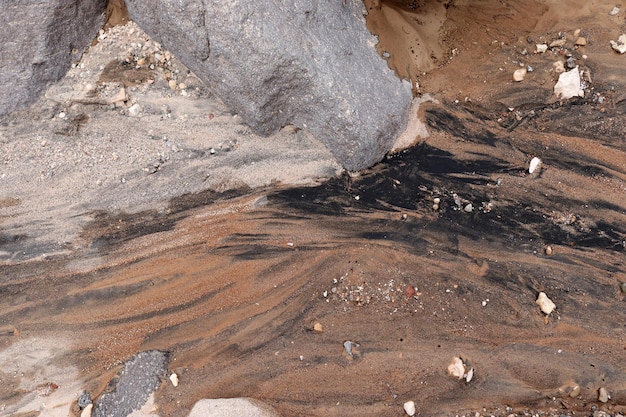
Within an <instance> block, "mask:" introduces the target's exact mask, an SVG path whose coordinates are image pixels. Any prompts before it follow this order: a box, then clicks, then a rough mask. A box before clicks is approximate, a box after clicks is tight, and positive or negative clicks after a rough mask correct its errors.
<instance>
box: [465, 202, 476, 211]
mask: <svg viewBox="0 0 626 417" xmlns="http://www.w3.org/2000/svg"><path fill="white" fill-rule="evenodd" d="M463 210H465V212H466V213H471V212H472V211H474V206H473V205H472V203H468V204H467V205H466V206H465V208H464V209H463Z"/></svg>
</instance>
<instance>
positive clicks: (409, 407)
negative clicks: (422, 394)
mask: <svg viewBox="0 0 626 417" xmlns="http://www.w3.org/2000/svg"><path fill="white" fill-rule="evenodd" d="M404 412H405V413H406V414H407V415H409V416H414V415H415V402H414V401H407V402H405V403H404Z"/></svg>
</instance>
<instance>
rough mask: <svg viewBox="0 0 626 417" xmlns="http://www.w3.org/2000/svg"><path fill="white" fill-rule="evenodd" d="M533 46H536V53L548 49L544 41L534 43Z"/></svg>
mask: <svg viewBox="0 0 626 417" xmlns="http://www.w3.org/2000/svg"><path fill="white" fill-rule="evenodd" d="M535 48H537V53H538V54H543V53H544V52H546V51H547V50H548V45H546V44H545V43H538V44H537V45H535Z"/></svg>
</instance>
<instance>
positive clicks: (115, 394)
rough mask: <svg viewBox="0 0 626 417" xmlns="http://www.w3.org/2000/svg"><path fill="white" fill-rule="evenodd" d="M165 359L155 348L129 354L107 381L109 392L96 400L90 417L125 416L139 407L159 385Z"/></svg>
mask: <svg viewBox="0 0 626 417" xmlns="http://www.w3.org/2000/svg"><path fill="white" fill-rule="evenodd" d="M166 362H167V356H166V354H165V353H164V352H160V351H157V350H151V351H146V352H140V353H138V354H136V355H135V356H133V357H132V358H131V359H130V360H129V361H128V362H126V363H125V364H124V369H123V370H122V372H121V373H120V375H119V378H118V379H114V380H113V381H111V382H110V383H109V390H110V391H109V392H106V393H104V394H102V395H101V396H100V398H99V399H98V400H97V401H96V406H95V408H94V413H93V415H94V417H127V416H128V415H129V414H130V413H132V412H133V411H136V410H139V409H140V408H141V407H142V406H143V405H144V404H145V403H146V401H148V397H150V394H152V393H153V392H154V390H156V389H157V388H158V387H159V384H160V377H161V375H162V374H163V373H164V372H165V369H166V368H165V366H166Z"/></svg>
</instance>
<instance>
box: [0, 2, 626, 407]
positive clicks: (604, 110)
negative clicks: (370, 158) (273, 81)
mask: <svg viewBox="0 0 626 417" xmlns="http://www.w3.org/2000/svg"><path fill="white" fill-rule="evenodd" d="M435 3H436V4H435ZM563 4H566V6H564V5H563ZM369 6H370V7H373V8H374V9H372V16H374V14H375V13H377V12H375V11H374V10H377V9H375V7H376V5H375V4H374V3H372V4H371V5H369ZM614 6H615V4H613V3H609V2H604V1H602V2H594V3H589V2H583V1H579V0H572V1H568V2H556V1H554V2H553V1H543V2H534V1H529V0H523V1H520V2H516V3H515V4H508V3H504V2H494V1H490V2H488V1H474V2H471V6H470V5H466V4H464V2H450V3H449V4H447V8H446V7H444V4H443V3H438V2H432V3H428V4H425V2H419V1H418V2H408V1H405V2H391V1H389V2H385V1H383V2H382V8H381V10H380V11H378V12H381V13H382V12H385V13H386V15H387V16H394V17H393V18H392V19H395V20H396V21H398V19H405V20H406V19H409V21H408V23H407V24H406V26H402V25H400V27H401V28H405V29H406V32H408V33H409V34H411V33H413V32H411V30H413V29H415V31H417V32H420V31H423V33H420V34H419V38H418V37H414V38H412V39H413V40H412V41H411V42H415V43H420V44H421V46H422V47H423V48H426V49H425V50H430V52H429V53H428V55H427V56H428V57H429V60H424V59H423V58H424V56H426V55H424V52H423V51H422V50H420V51H422V52H419V53H416V54H415V56H417V57H421V58H420V59H417V60H416V61H415V60H409V58H407V56H406V55H403V56H402V57H401V56H400V55H401V51H400V52H393V51H392V52H393V53H392V55H391V56H392V57H393V59H392V61H393V62H392V64H393V63H398V62H402V63H403V64H401V66H402V68H408V70H407V71H408V72H407V74H409V76H410V77H412V79H413V82H414V83H415V82H417V84H415V85H416V93H419V94H423V95H424V96H422V98H425V97H432V98H433V99H434V100H436V102H433V101H429V100H424V102H423V103H422V104H421V105H420V106H419V109H416V113H415V114H414V115H413V117H414V121H415V120H418V119H419V120H421V121H422V123H424V125H425V126H426V130H427V131H428V137H420V138H418V141H417V142H418V143H417V145H416V146H415V147H414V148H412V149H410V150H408V151H405V152H401V153H398V154H395V155H393V156H391V157H390V158H388V159H387V160H385V161H383V162H382V163H381V164H379V165H377V166H375V167H373V168H371V169H369V170H365V171H363V172H360V173H352V175H347V174H343V175H339V173H340V170H339V167H338V166H337V165H336V163H335V162H334V161H333V160H332V159H331V158H330V154H329V153H328V152H327V151H326V150H324V149H323V148H322V147H321V146H320V145H319V143H318V142H317V141H316V140H315V138H312V137H311V136H310V135H308V134H307V133H306V132H302V131H293V130H289V129H285V130H284V131H282V132H280V133H279V134H278V135H276V136H275V137H271V138H260V137H256V136H255V135H253V134H251V133H250V132H249V130H248V129H247V128H246V127H245V126H244V125H243V124H241V123H240V121H239V120H238V119H237V118H236V117H233V115H231V114H229V113H228V109H226V108H224V106H223V105H221V104H220V103H219V102H218V101H217V100H215V99H212V98H211V97H210V96H208V93H207V92H206V91H204V89H203V86H202V84H201V83H200V82H199V81H198V80H195V79H194V77H193V76H192V75H189V74H187V73H186V72H185V71H184V68H183V67H182V65H180V64H179V63H177V62H176V60H175V58H172V59H171V60H166V61H165V62H161V63H157V65H155V69H154V70H151V69H150V68H149V64H150V57H154V56H155V54H156V53H159V54H160V53H164V51H161V50H159V48H158V47H157V46H155V45H151V44H150V43H148V47H147V49H144V46H145V44H146V43H147V40H146V39H145V38H144V37H143V35H141V33H140V32H139V30H138V29H136V28H135V29H134V31H133V33H130V26H126V27H124V28H120V27H118V28H113V29H112V30H113V32H110V33H109V34H108V35H107V37H106V38H104V39H101V40H100V41H99V42H98V44H97V45H96V46H94V47H93V49H92V51H90V53H89V54H87V55H85V57H84V58H83V64H84V65H83V67H82V68H81V65H80V64H78V66H77V68H75V69H74V70H73V71H72V72H71V73H70V74H69V75H68V77H67V78H66V79H64V80H62V81H61V82H60V83H59V84H58V85H55V86H53V87H52V88H51V89H50V91H49V92H48V94H47V98H46V99H42V101H41V102H40V103H38V104H37V105H35V106H34V107H33V108H32V109H29V110H27V111H24V112H22V113H18V114H15V115H12V116H10V117H8V118H5V119H3V120H2V121H1V122H2V127H1V130H0V146H1V148H0V149H1V151H2V155H1V157H0V162H2V165H0V181H2V182H1V184H2V187H1V188H0V216H1V217H0V228H1V229H0V259H1V262H2V264H0V265H1V266H0V268H1V271H2V272H1V274H2V280H1V282H0V294H1V296H0V326H1V327H0V348H1V349H2V351H1V352H0V379H1V380H2V384H0V414H2V413H3V414H4V415H22V416H36V415H50V416H65V415H68V413H70V412H76V408H75V404H72V401H75V400H76V398H77V397H78V395H79V394H80V392H81V391H82V390H87V391H88V392H90V393H92V395H93V396H94V397H96V396H97V395H99V394H100V393H102V392H103V391H104V390H105V388H106V386H107V384H108V382H109V380H110V379H111V378H112V377H113V376H114V375H115V374H116V373H117V372H118V371H119V369H120V365H121V364H122V363H124V362H125V361H126V360H128V359H129V358H130V357H131V356H132V355H133V354H134V353H136V352H139V351H143V350H148V349H160V350H164V351H167V352H169V355H170V356H169V358H170V361H169V364H168V374H169V373H170V372H175V373H177V375H178V376H179V378H180V384H179V386H178V387H176V388H174V387H173V386H172V385H171V384H170V383H169V381H168V380H167V379H166V377H167V375H164V376H163V384H162V385H161V387H160V388H159V389H158V390H157V391H156V393H155V395H154V404H153V408H151V409H150V410H147V412H150V411H154V412H155V413H157V414H158V415H160V416H186V415H187V413H188V412H189V410H190V409H191V407H192V406H193V404H194V403H195V402H196V401H197V400H199V399H201V398H216V397H239V396H247V397H253V398H257V399H260V400H263V401H265V402H267V403H269V404H270V405H272V406H274V407H275V408H276V409H277V410H278V411H279V412H280V413H281V414H282V415H283V416H357V415H359V416H363V415H367V416H402V415H404V411H403V409H402V405H403V404H404V402H405V401H409V400H412V401H415V403H416V406H417V410H418V411H417V415H420V416H434V415H442V416H455V415H459V416H460V415H467V416H470V415H471V416H475V415H476V416H489V415H495V416H509V415H513V416H525V415H541V416H560V415H566V416H588V415H593V413H594V412H595V413H596V415H602V414H601V413H600V412H605V413H607V414H608V415H617V414H618V413H622V414H624V413H625V412H626V373H625V372H624V363H625V360H626V328H625V326H624V323H626V312H625V311H626V310H625V309H624V305H625V304H624V298H625V294H624V293H623V292H622V291H621V290H620V284H622V283H624V282H626V260H625V259H626V258H625V257H624V255H625V250H626V141H625V138H626V118H625V116H624V113H625V112H626V101H625V99H626V87H625V85H626V73H625V70H624V68H625V67H624V65H625V64H626V56H623V55H619V54H617V53H615V52H614V51H612V50H611V49H610V46H609V40H610V39H617V36H618V35H619V34H620V33H622V32H623V31H624V30H626V25H625V24H624V19H625V17H626V14H625V12H624V10H623V9H622V10H621V11H620V12H619V13H618V14H616V15H615V16H610V15H609V12H610V11H611V9H612V8H613V7H614ZM414 7H417V9H414ZM390 8H391V9H393V10H391V11H390V10H389V9H390ZM425 10H432V11H433V12H432V13H434V18H433V19H429V16H430V14H427V13H425ZM392 12H393V13H392ZM398 12H399V14H398ZM442 13H444V14H445V16H446V19H445V20H444V19H443V18H441V16H442ZM416 16H417V17H416ZM410 19H414V20H410ZM415 19H418V20H419V21H418V20H415ZM426 21H427V22H429V23H423V24H422V23H420V22H426ZM437 22H440V23H437ZM433 25H435V26H440V27H435V26H433ZM411 28H413V29H411ZM576 29H580V33H579V36H584V37H585V38H586V39H587V41H588V43H587V45H586V46H584V47H575V46H574V41H575V40H576V39H575V38H574V31H575V30H576ZM406 32H405V33H406ZM435 34H436V35H435ZM413 35H414V34H413ZM386 36H389V38H388V39H391V43H392V44H395V45H396V46H397V45H402V44H401V42H400V40H398V38H397V36H396V35H393V34H389V33H387V34H382V35H381V48H382V49H381V52H384V51H385V50H387V49H389V48H390V47H389V46H387V44H385V42H386V41H385V39H386ZM394 36H396V37H394ZM560 38H564V39H566V44H565V45H564V47H563V48H555V49H554V50H553V51H549V52H547V53H544V54H535V53H533V52H534V50H535V44H536V43H542V42H547V43H550V42H552V41H553V40H556V39H560ZM529 40H530V42H529ZM411 42H409V43H411ZM133 43H134V46H133ZM138 43H141V44H142V45H141V46H138V45H137V44H138ZM407 47H411V45H409V46H407ZM151 48H152V49H151ZM389 50H391V49H389ZM524 50H526V52H527V54H525V53H524V52H523V51H524ZM142 51H143V52H142ZM405 51H406V50H405ZM129 52H130V55H132V57H134V58H133V59H141V58H142V56H140V55H142V54H144V55H145V57H144V58H146V61H145V62H144V64H145V67H142V66H141V65H140V68H136V64H137V61H134V62H135V65H130V66H127V67H122V68H120V67H117V69H115V70H112V68H114V67H111V66H110V67H109V68H108V70H107V71H104V73H103V72H102V70H101V69H100V68H101V66H102V69H104V68H106V67H107V65H108V64H109V63H111V62H117V61H119V59H120V56H122V55H125V56H126V58H128V55H129ZM109 53H110V56H109ZM567 54H571V55H572V57H574V58H575V59H576V61H577V64H578V65H579V66H580V68H581V69H583V70H585V71H588V73H590V74H591V75H590V79H591V81H589V80H586V83H585V97H584V98H581V99H574V100H571V101H568V102H563V103H561V102H559V101H558V100H557V99H556V98H555V97H554V96H553V95H552V87H553V86H554V83H555V82H556V79H557V77H558V75H557V74H555V73H554V71H553V62H554V61H556V60H563V61H564V60H565V59H566V58H567ZM583 55H585V56H586V58H583ZM128 61H129V62H130V60H128ZM111 65H113V64H111ZM520 65H523V66H526V65H530V66H532V67H533V71H532V72H529V73H528V74H527V76H526V78H525V79H524V81H522V82H519V83H515V82H513V81H512V74H513V71H514V70H515V69H517V68H520ZM159 68H162V69H163V70H162V71H161V70H159ZM412 68H413V69H412ZM177 69H178V70H179V72H178V73H176V70H177ZM399 72H401V71H399ZM168 73H169V74H168ZM170 79H174V81H175V82H176V86H175V87H176V89H171V88H170V86H169V84H168V81H169V80H170ZM150 80H153V81H150ZM181 83H183V84H184V85H185V88H184V89H181V88H180V84H181ZM89 85H91V88H89V87H88V86H89ZM122 86H126V87H125V88H126V92H127V94H128V97H127V102H126V103H118V104H117V105H115V104H110V103H109V104H107V103H106V101H107V100H108V101H111V98H112V97H114V96H115V94H116V93H118V92H119V91H120V89H121V87H122ZM90 91H94V93H90ZM183 91H185V94H186V95H184V94H183ZM426 93H428V94H429V96H425V94H426ZM94 101H95V102H94ZM134 101H136V102H137V103H138V104H139V105H140V110H139V113H138V114H137V115H136V116H131V115H130V111H129V108H130V106H131V105H132V104H133V103H134ZM60 113H65V117H64V118H60V117H59V116H60ZM417 130H419V129H416V131H417ZM211 149H213V151H211ZM533 157H539V158H541V159H542V161H543V163H542V165H541V166H540V168H539V170H538V171H536V172H534V173H533V174H530V173H529V172H528V166H529V162H530V160H531V158H533ZM337 175H339V176H338V177H337V178H335V179H332V180H329V181H326V182H321V179H322V178H325V177H326V178H328V177H333V176H337ZM298 184H299V185H298ZM303 185H306V186H303ZM437 199H438V200H437ZM437 202H438V203H437ZM434 204H437V205H438V207H437V209H436V210H434V209H433V205H434ZM468 204H471V207H472V210H471V211H470V210H468V211H466V207H467V206H468ZM548 247H549V248H550V249H549V251H548V253H547V252H546V249H547V248H548ZM539 292H545V293H546V294H547V295H548V296H549V297H550V298H551V299H552V300H553V301H554V303H555V304H556V310H555V311H554V312H552V313H551V314H550V315H549V316H546V315H545V314H543V313H542V312H541V311H540V309H539V306H538V305H537V304H536V303H535V300H536V298H537V296H538V294H539ZM316 323H319V324H321V325H322V327H323V331H321V332H316V331H315V330H314V326H315V324H316ZM348 340H349V341H352V342H354V343H356V344H358V346H357V347H355V349H354V352H353V356H349V355H347V354H346V353H345V351H344V346H343V344H344V342H345V341H348ZM455 356H460V357H462V358H463V359H464V360H466V361H467V363H468V365H469V366H471V367H473V368H474V369H475V373H474V376H473V378H472V380H471V381H469V382H465V381H462V380H458V379H455V378H453V377H451V376H449V375H448V374H447V372H446V368H447V366H448V364H449V363H450V361H451V360H452V358H453V357H455ZM576 386H579V388H580V392H576V391H575V387H576ZM600 388H605V389H606V390H607V391H608V392H609V394H610V397H611V398H610V400H609V401H608V402H607V403H602V402H600V401H599V400H598V390H599V389H600ZM572 391H574V393H573V394H572ZM574 394H576V395H574ZM147 408H150V407H147ZM19 413H22V414H19Z"/></svg>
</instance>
